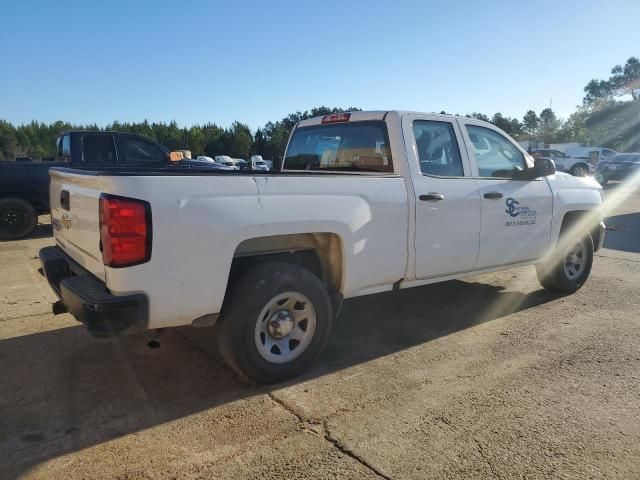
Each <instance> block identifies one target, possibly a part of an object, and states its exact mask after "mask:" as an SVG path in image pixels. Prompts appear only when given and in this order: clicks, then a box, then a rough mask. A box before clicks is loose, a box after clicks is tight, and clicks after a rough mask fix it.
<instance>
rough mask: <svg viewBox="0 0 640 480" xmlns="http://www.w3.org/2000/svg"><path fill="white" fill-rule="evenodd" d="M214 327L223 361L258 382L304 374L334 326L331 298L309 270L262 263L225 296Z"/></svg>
mask: <svg viewBox="0 0 640 480" xmlns="http://www.w3.org/2000/svg"><path fill="white" fill-rule="evenodd" d="M227 295H228V298H227V299H226V300H225V305H224V307H223V311H222V315H221V318H220V320H219V323H218V349H219V351H220V353H221V355H222V357H223V359H224V360H225V362H226V363H227V364H228V365H229V366H230V367H231V368H233V369H234V370H236V371H237V372H238V373H241V374H243V375H245V376H247V377H248V378H250V379H252V380H254V381H256V382H258V383H276V382H281V381H284V380H287V379H290V378H292V377H295V376H297V375H300V374H301V373H302V372H304V371H305V370H306V369H307V368H308V367H309V365H310V364H311V363H312V362H313V361H314V360H315V359H316V358H317V357H318V356H319V355H320V353H322V351H323V349H324V347H325V345H326V343H327V340H328V338H329V334H330V332H331V326H332V323H333V308H332V305H331V299H330V297H329V293H328V291H327V289H326V287H325V285H324V284H323V283H322V281H321V280H320V279H319V278H318V277H316V276H315V275H314V274H313V273H311V272H310V271H308V270H306V269H304V268H301V267H297V266H294V265H290V264H287V263H282V262H268V263H263V264H260V265H258V266H256V267H254V268H252V269H251V270H249V271H248V272H246V273H245V274H244V275H242V277H240V278H239V279H238V280H237V281H236V282H234V284H233V285H232V286H231V288H230V291H229V292H228V293H227Z"/></svg>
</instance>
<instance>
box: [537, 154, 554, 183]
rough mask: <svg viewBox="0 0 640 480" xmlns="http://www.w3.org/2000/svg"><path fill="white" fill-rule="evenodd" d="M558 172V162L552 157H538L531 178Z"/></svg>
mask: <svg viewBox="0 0 640 480" xmlns="http://www.w3.org/2000/svg"><path fill="white" fill-rule="evenodd" d="M554 173H556V164H555V163H553V160H551V159H550V158H536V159H535V161H534V164H533V168H532V169H531V179H534V178H540V177H548V176H549V175H553V174H554Z"/></svg>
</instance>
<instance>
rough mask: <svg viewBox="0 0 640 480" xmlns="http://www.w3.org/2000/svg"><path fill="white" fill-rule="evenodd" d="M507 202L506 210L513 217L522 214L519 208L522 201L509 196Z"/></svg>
mask: <svg viewBox="0 0 640 480" xmlns="http://www.w3.org/2000/svg"><path fill="white" fill-rule="evenodd" d="M506 204H507V209H506V210H505V212H507V213H508V214H509V215H511V216H512V217H517V216H518V215H520V209H519V208H518V205H520V202H518V201H517V200H515V199H514V198H511V197H509V198H507V201H506Z"/></svg>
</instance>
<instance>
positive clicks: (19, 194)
mask: <svg viewBox="0 0 640 480" xmlns="http://www.w3.org/2000/svg"><path fill="white" fill-rule="evenodd" d="M56 146H57V154H56V158H55V160H54V161H46V162H41V161H32V160H30V159H29V158H26V159H25V160H24V161H19V162H0V240H17V239H20V238H24V237H26V236H27V235H29V234H30V233H31V232H32V231H33V229H34V228H35V226H36V224H37V223H38V215H42V214H46V213H49V168H51V167H72V168H74V169H91V168H96V167H100V168H105V169H109V170H128V171H131V170H132V169H135V170H137V171H142V170H145V169H148V168H153V167H170V168H179V167H183V168H192V169H199V168H208V169H216V170H224V169H227V167H225V166H223V165H218V164H215V163H214V164H211V163H208V162H200V161H197V160H190V159H186V158H183V153H182V152H180V154H179V155H178V157H176V158H183V159H182V160H179V161H170V160H171V158H170V153H174V154H176V153H178V152H169V150H167V149H166V148H165V147H163V146H162V145H160V144H159V143H157V142H154V141H153V140H151V139H149V138H146V137H143V136H141V135H135V134H131V133H123V132H108V131H107V132H104V131H83V130H74V131H65V132H62V133H61V134H60V135H58V138H57V140H56Z"/></svg>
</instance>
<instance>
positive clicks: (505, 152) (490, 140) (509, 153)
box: [466, 125, 526, 178]
mask: <svg viewBox="0 0 640 480" xmlns="http://www.w3.org/2000/svg"><path fill="white" fill-rule="evenodd" d="M466 127H467V132H468V133H469V138H470V139H471V144H472V145H473V150H474V155H475V159H476V165H477V166H478V172H479V175H480V177H490V178H517V177H518V173H519V172H522V171H523V170H524V169H525V168H526V164H525V159H524V155H523V154H522V152H521V151H520V150H518V149H517V148H516V146H515V145H513V144H512V143H511V142H510V141H509V140H507V139H506V138H505V137H503V136H502V135H500V134H499V133H498V132H496V131H494V130H491V129H490V128H484V127H479V126H477V125H467V126H466Z"/></svg>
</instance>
